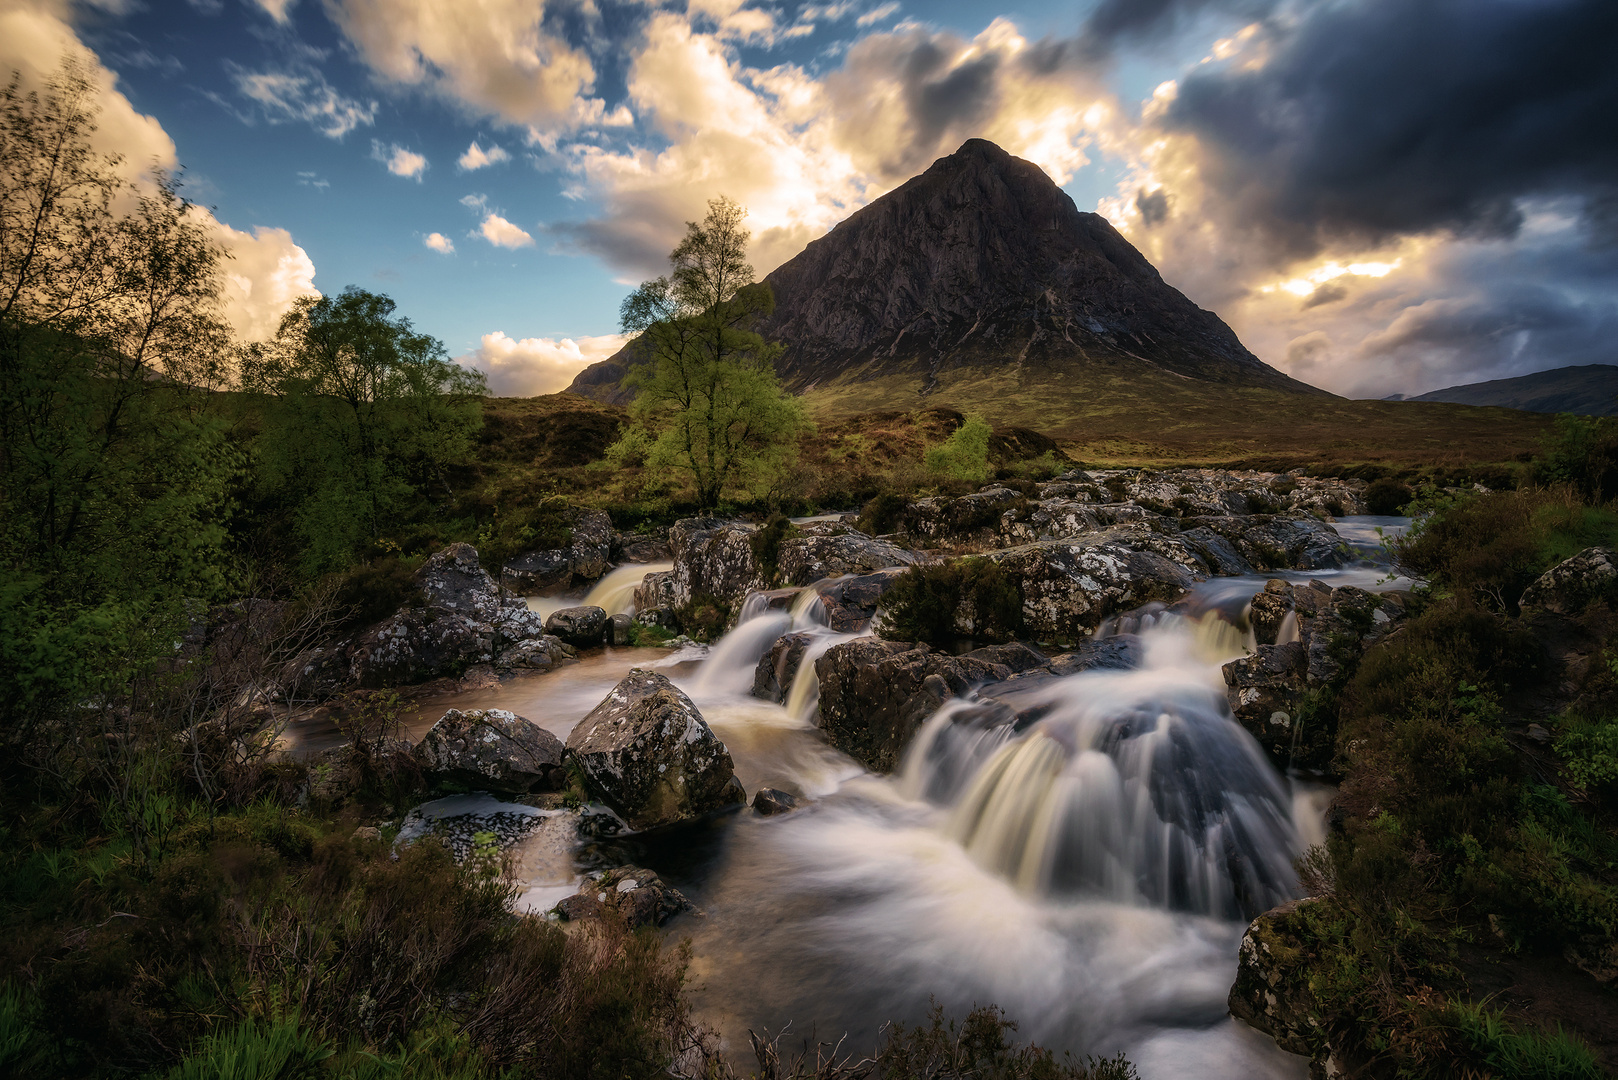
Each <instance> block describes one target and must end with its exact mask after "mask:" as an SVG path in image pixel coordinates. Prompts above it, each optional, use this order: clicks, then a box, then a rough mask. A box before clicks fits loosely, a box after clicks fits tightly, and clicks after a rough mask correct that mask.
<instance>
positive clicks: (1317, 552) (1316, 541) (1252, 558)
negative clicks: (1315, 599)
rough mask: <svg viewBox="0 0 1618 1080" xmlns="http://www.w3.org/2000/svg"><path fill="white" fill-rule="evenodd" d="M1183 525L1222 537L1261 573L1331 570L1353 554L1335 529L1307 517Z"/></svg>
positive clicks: (1220, 519) (1233, 518)
mask: <svg viewBox="0 0 1618 1080" xmlns="http://www.w3.org/2000/svg"><path fill="white" fill-rule="evenodd" d="M1182 524H1183V525H1184V526H1185V528H1186V529H1187V530H1188V531H1189V530H1193V529H1206V530H1207V531H1208V532H1210V533H1213V534H1215V535H1217V536H1221V537H1223V538H1224V539H1225V540H1227V541H1229V542H1230V545H1231V546H1232V547H1233V548H1235V550H1236V552H1237V553H1238V554H1239V555H1240V557H1241V558H1242V559H1244V560H1246V561H1247V562H1249V563H1251V564H1252V565H1253V566H1254V567H1256V568H1257V569H1260V570H1331V569H1335V568H1336V567H1339V566H1342V565H1343V564H1344V563H1347V562H1349V561H1350V560H1351V559H1352V558H1353V555H1354V553H1353V550H1352V549H1351V548H1350V547H1349V546H1348V543H1347V542H1346V541H1344V540H1343V538H1342V537H1341V536H1339V535H1337V530H1336V529H1333V528H1332V527H1331V526H1330V525H1328V524H1326V523H1325V522H1324V521H1321V520H1320V519H1318V518H1315V517H1311V516H1308V515H1304V514H1294V515H1287V514H1249V515H1243V516H1235V515H1231V516H1222V517H1192V518H1185V519H1184V520H1183V521H1182Z"/></svg>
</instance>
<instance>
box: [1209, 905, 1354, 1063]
mask: <svg viewBox="0 0 1618 1080" xmlns="http://www.w3.org/2000/svg"><path fill="white" fill-rule="evenodd" d="M1321 902H1322V901H1320V900H1316V899H1308V900H1294V901H1292V902H1291V903H1287V904H1282V905H1281V906H1280V907H1277V908H1272V909H1271V910H1269V911H1266V912H1265V913H1264V914H1262V915H1260V916H1259V917H1258V918H1256V919H1254V920H1253V921H1252V923H1251V924H1250V925H1249V926H1248V928H1247V933H1246V934H1244V935H1243V936H1242V945H1241V949H1240V951H1239V952H1238V954H1237V962H1236V981H1235V983H1234V984H1233V985H1232V986H1231V988H1230V997H1229V999H1228V1003H1229V1006H1230V1012H1231V1015H1232V1016H1235V1017H1236V1018H1237V1019H1238V1020H1242V1021H1245V1022H1246V1023H1248V1024H1250V1025H1252V1026H1253V1027H1255V1028H1257V1029H1258V1030H1259V1031H1262V1032H1264V1033H1265V1034H1266V1035H1268V1036H1270V1037H1271V1038H1273V1039H1274V1040H1275V1042H1276V1044H1277V1045H1278V1046H1280V1047H1281V1049H1283V1050H1286V1051H1288V1052H1290V1053H1293V1054H1302V1055H1303V1056H1305V1057H1307V1058H1309V1059H1310V1064H1309V1074H1310V1076H1311V1077H1312V1078H1315V1080H1322V1078H1324V1077H1329V1076H1342V1075H1344V1073H1345V1072H1346V1070H1345V1069H1344V1067H1343V1066H1344V1062H1343V1061H1342V1060H1341V1059H1340V1057H1339V1056H1338V1054H1337V1053H1335V1052H1334V1047H1333V1042H1334V1040H1333V1035H1332V1029H1331V1026H1330V1025H1329V1023H1328V1020H1329V1018H1328V1017H1326V1016H1323V1015H1322V1012H1321V1008H1320V1003H1319V1002H1318V1001H1317V1000H1316V998H1315V994H1314V991H1313V990H1312V989H1311V988H1310V985H1309V979H1308V964H1307V960H1308V959H1309V955H1308V953H1309V948H1310V945H1309V935H1308V932H1307V927H1306V926H1305V923H1304V920H1305V919H1306V917H1307V916H1308V914H1309V911H1310V908H1311V907H1312V906H1313V905H1316V904H1319V903H1321Z"/></svg>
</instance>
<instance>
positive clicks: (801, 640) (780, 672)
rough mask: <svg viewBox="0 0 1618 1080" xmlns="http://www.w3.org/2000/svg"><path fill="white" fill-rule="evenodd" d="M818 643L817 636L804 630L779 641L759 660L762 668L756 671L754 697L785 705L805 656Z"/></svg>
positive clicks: (754, 670)
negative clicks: (813, 644) (814, 642)
mask: <svg viewBox="0 0 1618 1080" xmlns="http://www.w3.org/2000/svg"><path fill="white" fill-rule="evenodd" d="M814 640H815V635H813V634H811V633H809V632H808V631H804V630H800V631H797V632H796V633H791V634H782V635H781V636H780V637H778V638H776V639H775V643H774V644H773V645H771V646H770V649H769V651H768V652H766V653H765V654H764V655H763V656H761V657H759V658H758V667H756V668H754V669H753V696H754V697H756V698H763V699H764V700H765V701H773V702H775V703H776V704H777V705H782V704H785V703H786V700H787V695H788V694H790V693H791V692H792V683H793V680H795V679H796V678H797V677H798V668H799V666H800V665H801V664H802V662H803V657H804V654H805V653H806V652H807V651H808V649H809V646H810V644H811V643H813V641H814Z"/></svg>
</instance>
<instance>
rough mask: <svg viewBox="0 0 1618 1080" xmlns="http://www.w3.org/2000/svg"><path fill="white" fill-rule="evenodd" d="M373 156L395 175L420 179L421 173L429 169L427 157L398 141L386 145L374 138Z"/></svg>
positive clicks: (372, 143)
mask: <svg viewBox="0 0 1618 1080" xmlns="http://www.w3.org/2000/svg"><path fill="white" fill-rule="evenodd" d="M371 157H373V158H375V159H376V160H377V161H380V162H383V163H384V164H385V165H387V167H388V171H389V172H390V173H392V174H393V175H394V176H403V177H406V178H407V179H415V180H417V181H419V180H420V179H421V174H422V173H424V172H426V171H427V159H426V157H424V156H423V155H421V154H418V153H416V152H415V151H414V150H407V149H405V148H404V147H402V146H400V145H399V144H398V143H392V144H390V145H389V146H386V147H384V146H383V145H382V143H381V142H380V141H379V140H377V139H372V140H371Z"/></svg>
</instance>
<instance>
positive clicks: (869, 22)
mask: <svg viewBox="0 0 1618 1080" xmlns="http://www.w3.org/2000/svg"><path fill="white" fill-rule="evenodd" d="M898 10H899V5H898V4H897V3H896V2H894V0H889V2H888V3H886V4H883V5H881V6H880V7H874V8H872V9H871V10H870V11H867V12H866V13H865V14H864V15H861V16H860V17H859V18H857V19H855V20H854V25H855V26H858V27H859V28H860V29H862V30H863V29H864V28H865V27H867V26H875V25H876V24H877V23H879V22H881V21H882V20H884V19H888V18H891V17H892V16H893V14H894V13H895V12H897V11H898Z"/></svg>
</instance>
